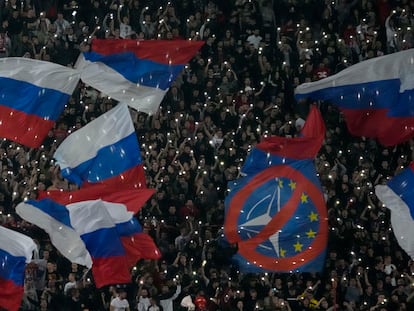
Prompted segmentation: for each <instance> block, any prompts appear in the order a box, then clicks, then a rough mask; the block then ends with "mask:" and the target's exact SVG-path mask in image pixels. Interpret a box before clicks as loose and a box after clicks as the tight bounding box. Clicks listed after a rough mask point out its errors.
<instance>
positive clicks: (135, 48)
mask: <svg viewBox="0 0 414 311" xmlns="http://www.w3.org/2000/svg"><path fill="white" fill-rule="evenodd" d="M203 44H204V42H202V41H189V40H171V41H170V40H144V41H137V40H115V39H105V40H100V39H94V40H93V41H92V52H86V53H83V54H81V55H80V57H79V59H78V62H77V64H76V68H78V69H81V70H82V75H81V79H82V81H83V82H85V83H86V84H88V85H90V86H92V87H94V88H96V89H97V90H99V91H101V92H102V93H104V94H106V95H108V96H110V97H112V98H114V99H116V100H118V101H120V102H125V103H127V104H128V105H129V106H130V107H133V108H134V109H136V110H138V111H142V112H145V113H148V114H153V113H155V112H156V111H157V110H158V107H159V105H160V103H161V101H162V99H163V98H164V95H165V93H166V92H167V91H168V88H169V87H170V85H171V83H172V82H173V81H174V80H175V79H176V77H177V76H178V75H179V74H180V73H181V71H182V70H183V68H184V66H185V65H186V64H187V63H188V62H189V61H190V60H191V58H193V57H194V56H195V54H196V53H197V52H198V50H199V49H200V48H201V46H202V45H203Z"/></svg>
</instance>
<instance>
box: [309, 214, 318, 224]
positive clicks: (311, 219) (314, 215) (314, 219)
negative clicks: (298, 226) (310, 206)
mask: <svg viewBox="0 0 414 311" xmlns="http://www.w3.org/2000/svg"><path fill="white" fill-rule="evenodd" d="M308 217H309V219H310V221H311V222H312V221H318V214H316V213H314V212H311V213H310V214H309V215H308Z"/></svg>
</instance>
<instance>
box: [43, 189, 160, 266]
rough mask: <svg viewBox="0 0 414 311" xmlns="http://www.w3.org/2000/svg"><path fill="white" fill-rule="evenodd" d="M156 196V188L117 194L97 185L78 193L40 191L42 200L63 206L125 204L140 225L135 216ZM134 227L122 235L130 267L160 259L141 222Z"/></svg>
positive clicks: (124, 191)
mask: <svg viewBox="0 0 414 311" xmlns="http://www.w3.org/2000/svg"><path fill="white" fill-rule="evenodd" d="M153 193H154V190H153V189H121V190H118V191H113V188H112V186H106V185H96V186H93V187H89V188H85V189H80V190H77V191H59V190H52V191H45V192H40V193H39V199H43V198H49V199H52V200H53V201H55V202H57V203H59V204H62V205H68V204H71V203H75V202H81V201H87V200H95V199H101V200H103V201H106V202H111V203H114V204H122V205H124V206H125V208H126V210H127V211H128V215H129V216H128V217H129V218H131V219H132V220H133V221H134V222H136V220H135V219H133V217H132V215H133V214H136V213H138V212H139V211H140V210H141V208H142V206H143V205H144V204H145V202H146V201H147V200H148V198H149V197H150V196H151V195H152V194H153ZM134 226H135V229H134V230H133V231H130V232H125V231H123V233H121V234H120V235H121V241H122V244H123V246H124V248H125V250H126V256H127V258H128V262H129V263H130V266H132V265H134V264H135V263H136V262H137V261H138V260H139V259H159V258H160V256H161V253H160V251H159V249H158V247H157V246H156V245H155V243H154V241H153V239H152V237H151V236H149V235H148V234H146V233H144V232H142V228H141V225H140V224H139V223H135V224H134Z"/></svg>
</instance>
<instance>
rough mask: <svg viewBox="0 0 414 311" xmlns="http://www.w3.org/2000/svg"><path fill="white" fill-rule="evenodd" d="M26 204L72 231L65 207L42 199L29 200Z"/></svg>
mask: <svg viewBox="0 0 414 311" xmlns="http://www.w3.org/2000/svg"><path fill="white" fill-rule="evenodd" d="M26 204H30V205H32V206H34V207H36V208H38V209H39V210H41V211H42V212H44V213H45V214H47V215H49V216H50V217H52V218H54V219H56V220H57V221H58V222H61V223H62V224H64V225H65V226H67V227H69V228H72V229H73V227H72V225H71V222H70V215H69V211H68V209H67V208H66V206H64V205H61V204H58V203H56V202H54V201H52V200H51V199H48V198H46V199H43V200H41V201H35V200H29V201H27V202H26Z"/></svg>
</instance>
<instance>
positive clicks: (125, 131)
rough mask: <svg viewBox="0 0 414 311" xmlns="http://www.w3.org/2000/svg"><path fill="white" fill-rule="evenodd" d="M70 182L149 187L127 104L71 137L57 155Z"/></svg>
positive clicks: (94, 121) (65, 141) (64, 175)
mask: <svg viewBox="0 0 414 311" xmlns="http://www.w3.org/2000/svg"><path fill="white" fill-rule="evenodd" d="M53 157H54V159H55V160H56V163H57V165H59V166H60V170H61V174H62V176H63V177H64V178H66V179H68V180H69V181H71V182H73V183H76V184H77V185H82V186H83V187H85V186H87V185H88V184H97V183H104V184H107V185H109V184H112V185H116V186H118V185H119V184H132V185H135V186H138V187H146V180H145V173H144V169H143V163H142V158H141V151H140V148H139V144H138V139H137V136H136V133H135V128H134V124H133V122H132V119H131V115H130V113H129V108H128V106H127V105H126V104H122V103H120V104H118V105H117V106H115V107H114V108H112V109H111V110H109V111H107V112H106V113H104V114H102V115H101V116H99V117H98V118H96V119H95V120H93V121H91V122H89V123H88V124H87V125H85V126H84V127H82V128H81V129H79V130H77V131H76V132H74V133H72V134H70V135H69V136H68V137H67V138H66V139H65V140H64V141H63V142H62V143H61V144H60V145H59V147H58V148H57V149H56V151H55V153H54V155H53Z"/></svg>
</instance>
